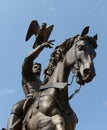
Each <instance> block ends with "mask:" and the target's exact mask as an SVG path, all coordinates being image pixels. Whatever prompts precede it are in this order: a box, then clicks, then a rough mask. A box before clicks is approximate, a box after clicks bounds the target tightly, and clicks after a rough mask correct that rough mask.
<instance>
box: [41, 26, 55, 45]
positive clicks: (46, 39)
mask: <svg viewBox="0 0 107 130" xmlns="http://www.w3.org/2000/svg"><path fill="white" fill-rule="evenodd" d="M53 28H54V25H51V26H49V27H48V28H46V31H45V35H44V39H43V42H47V41H48V39H49V37H50V34H51V32H52V30H53Z"/></svg>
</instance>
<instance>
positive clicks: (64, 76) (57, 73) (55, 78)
mask: <svg viewBox="0 0 107 130" xmlns="http://www.w3.org/2000/svg"><path fill="white" fill-rule="evenodd" d="M69 74H70V70H69V69H68V68H67V67H66V63H65V60H63V61H62V62H59V63H58V64H57V67H56V68H55V70H54V72H53V74H52V76H51V77H50V79H49V83H56V82H68V76H69ZM59 92H60V93H59V95H58V97H59V100H60V101H61V102H62V105H63V106H64V104H65V103H67V101H68V87H67V86H66V87H64V89H59Z"/></svg>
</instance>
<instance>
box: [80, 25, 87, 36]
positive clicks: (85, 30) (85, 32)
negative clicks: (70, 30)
mask: <svg viewBox="0 0 107 130" xmlns="http://www.w3.org/2000/svg"><path fill="white" fill-rule="evenodd" d="M88 32H89V26H86V27H85V28H84V29H83V30H82V32H81V35H80V36H85V35H86V34H87V33H88Z"/></svg>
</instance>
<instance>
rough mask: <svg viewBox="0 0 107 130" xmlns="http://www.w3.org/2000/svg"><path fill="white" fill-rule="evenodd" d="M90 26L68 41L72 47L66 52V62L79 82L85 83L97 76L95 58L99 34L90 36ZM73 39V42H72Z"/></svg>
mask: <svg viewBox="0 0 107 130" xmlns="http://www.w3.org/2000/svg"><path fill="white" fill-rule="evenodd" d="M88 31H89V27H85V28H84V29H83V31H82V33H81V34H80V35H76V36H75V37H74V38H73V39H72V40H71V39H70V40H69V41H68V42H69V44H71V46H72V47H71V48H70V49H69V50H68V52H67V53H66V64H67V66H68V67H69V68H71V70H72V72H73V73H74V74H75V76H76V77H77V83H78V84H81V85H84V84H85V83H88V82H90V81H92V79H93V78H94V77H95V75H96V73H95V67H94V62H93V60H94V58H95V57H96V52H95V49H96V48H97V34H96V35H95V36H93V37H91V36H88V35H87V34H88ZM71 41H72V42H71Z"/></svg>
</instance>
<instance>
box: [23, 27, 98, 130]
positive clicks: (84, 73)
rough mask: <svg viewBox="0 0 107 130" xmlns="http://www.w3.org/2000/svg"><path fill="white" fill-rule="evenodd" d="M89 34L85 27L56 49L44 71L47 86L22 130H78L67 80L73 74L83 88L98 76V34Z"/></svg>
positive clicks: (42, 88)
mask: <svg viewBox="0 0 107 130" xmlns="http://www.w3.org/2000/svg"><path fill="white" fill-rule="evenodd" d="M88 31H89V27H86V28H84V29H83V31H82V32H81V34H80V35H76V36H74V37H72V38H69V39H67V40H65V41H64V42H63V43H62V44H61V45H59V46H57V47H56V48H55V50H54V51H53V53H52V54H51V57H50V60H49V64H48V66H47V68H46V69H45V71H44V74H45V76H44V85H42V86H41V87H40V90H41V91H40V93H39V96H38V98H36V99H35V101H34V102H33V104H32V105H31V106H30V107H29V109H28V111H27V112H26V115H25V118H24V120H23V123H22V130H75V126H76V123H77V122H78V118H77V116H76V114H75V112H74V111H73V110H72V108H71V107H70V104H69V100H68V99H69V97H68V77H69V74H70V72H73V74H74V75H75V76H76V79H77V80H76V81H77V83H78V84H80V85H84V84H85V83H88V82H91V81H92V79H93V78H94V76H95V75H96V74H95V68H94V63H93V60H94V58H95V57H96V52H95V49H96V48H97V35H95V36H93V37H91V36H88V35H87V34H88Z"/></svg>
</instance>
